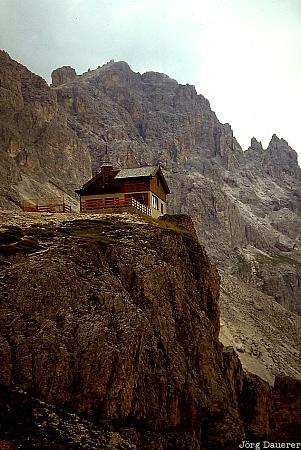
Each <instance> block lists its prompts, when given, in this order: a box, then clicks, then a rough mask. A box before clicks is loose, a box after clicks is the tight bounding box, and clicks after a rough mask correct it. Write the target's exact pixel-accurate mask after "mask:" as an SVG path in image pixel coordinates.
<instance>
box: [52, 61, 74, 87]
mask: <svg viewBox="0 0 301 450" xmlns="http://www.w3.org/2000/svg"><path fill="white" fill-rule="evenodd" d="M75 77H76V72H75V69H73V67H70V66H63V67H60V68H58V69H55V70H54V71H53V72H52V74H51V79H52V86H54V87H55V86H59V85H60V84H64V83H67V82H68V81H72V80H73V79H74V78H75Z"/></svg>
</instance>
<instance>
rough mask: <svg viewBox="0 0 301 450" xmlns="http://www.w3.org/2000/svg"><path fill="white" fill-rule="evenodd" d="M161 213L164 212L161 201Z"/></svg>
mask: <svg viewBox="0 0 301 450" xmlns="http://www.w3.org/2000/svg"><path fill="white" fill-rule="evenodd" d="M161 214H164V206H163V203H161Z"/></svg>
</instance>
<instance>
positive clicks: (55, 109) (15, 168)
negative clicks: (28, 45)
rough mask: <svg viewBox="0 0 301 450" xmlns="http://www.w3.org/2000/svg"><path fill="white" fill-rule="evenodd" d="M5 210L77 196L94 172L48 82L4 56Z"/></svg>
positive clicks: (0, 87) (0, 173)
mask: <svg viewBox="0 0 301 450" xmlns="http://www.w3.org/2000/svg"><path fill="white" fill-rule="evenodd" d="M0 91H1V95H0V98H1V100H0V154H1V164H0V179H1V187H0V206H1V207H6V208H14V207H15V208H16V207H20V204H21V201H22V200H24V199H27V198H36V197H53V196H62V195H65V196H68V195H69V196H70V195H71V196H74V189H75V187H76V186H77V185H78V182H79V180H82V181H84V180H85V179H86V178H87V177H89V175H90V173H91V167H90V155H89V154H88V152H87V150H86V148H85V146H84V145H83V144H82V143H80V141H79V139H78V137H77V135H76V133H75V132H74V131H73V130H72V129H71V127H70V126H68V123H67V122H68V119H67V115H66V112H65V111H64V110H63V109H62V108H60V106H59V104H58V102H57V99H56V95H55V94H54V92H53V91H52V90H51V89H50V88H49V87H48V86H47V83H46V82H45V81H44V80H43V79H42V78H41V77H38V76H37V75H34V74H33V73H31V72H30V71H29V70H27V69H26V68H25V67H24V66H22V65H21V64H18V63H16V62H15V61H13V60H12V59H11V58H10V57H9V55H8V54H7V53H5V52H3V51H1V52H0Z"/></svg>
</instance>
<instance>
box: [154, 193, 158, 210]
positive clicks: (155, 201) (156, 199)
mask: <svg viewBox="0 0 301 450" xmlns="http://www.w3.org/2000/svg"><path fill="white" fill-rule="evenodd" d="M152 207H153V208H154V209H159V201H158V197H156V196H155V195H152Z"/></svg>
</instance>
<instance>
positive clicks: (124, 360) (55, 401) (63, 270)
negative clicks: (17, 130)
mask: <svg viewBox="0 0 301 450" xmlns="http://www.w3.org/2000/svg"><path fill="white" fill-rule="evenodd" d="M65 217H66V216H65ZM41 219H42V218H41V216H40V219H39V218H37V219H36V220H37V221H36V223H35V224H33V225H31V226H28V223H27V226H26V227H25V228H23V227H20V226H18V225H14V226H11V225H9V224H8V223H7V225H6V227H4V228H2V230H1V242H2V244H1V246H0V255H1V273H0V283H1V290H0V296H1V302H0V308H1V311H0V313H1V314H0V320H1V326H0V332H1V349H2V351H1V361H0V367H1V370H0V377H1V378H0V383H1V384H2V385H4V386H7V388H9V389H10V392H11V394H9V395H11V397H9V398H8V394H7V391H5V390H2V391H0V413H1V411H2V414H4V413H3V411H4V412H5V408H6V407H7V404H8V405H10V402H12V405H13V404H14V402H16V401H18V400H17V399H16V395H17V393H18V391H19V392H21V393H22V392H23V393H24V392H29V393H30V395H31V396H32V399H31V400H30V399H28V397H25V398H24V399H25V400H24V401H27V406H26V407H27V408H29V410H30V411H31V413H30V414H32V416H33V418H34V423H35V424H36V423H39V424H41V423H44V425H43V427H44V431H45V430H47V429H48V428H47V427H50V429H51V430H52V431H53V432H55V433H57V432H58V429H59V427H58V425H56V427H55V423H57V424H59V423H60V421H61V420H62V423H63V424H64V425H62V426H64V427H65V428H68V423H69V421H70V420H71V419H70V417H69V416H68V417H66V414H65V421H64V420H63V419H62V418H61V417H62V416H63V415H64V411H71V412H73V413H79V414H84V415H85V417H86V418H87V419H88V422H89V423H92V422H93V421H94V423H95V426H96V427H98V429H99V433H100V434H99V435H98V436H97V435H93V436H94V437H93V436H92V437H93V439H94V440H93V439H92V437H91V435H90V434H88V437H89V439H92V441H93V445H96V444H97V442H98V443H99V441H97V439H103V441H102V445H103V448H108V449H109V448H111V447H110V445H111V444H112V441H111V440H108V439H107V440H105V439H104V437H105V435H104V434H103V433H104V430H105V429H106V430H110V432H111V433H117V435H118V439H119V440H120V442H124V445H128V447H123V448H136V449H147V450H163V449H179V450H181V449H182V450H184V449H185V450H196V449H207V450H208V449H209V450H210V449H212V450H213V449H216V448H218V449H228V450H230V449H234V448H237V445H238V444H239V442H240V441H241V440H242V439H243V437H244V436H252V437H254V438H256V439H264V438H266V437H267V436H270V435H271V433H278V434H277V436H280V435H281V430H283V429H284V424H286V425H285V429H286V430H289V429H290V426H291V427H292V428H291V432H289V435H286V436H289V438H292V439H293V438H294V430H295V428H294V427H295V426H294V424H295V423H296V421H297V420H299V419H298V417H299V410H298V408H297V407H296V408H295V413H294V415H293V416H292V421H290V416H289V414H288V410H289V408H288V406H287V403H286V402H287V399H286V397H285V394H284V392H287V391H288V389H287V387H286V384H284V383H282V381H281V380H279V382H278V381H277V383H278V384H276V386H279V387H278V388H276V389H275V391H274V394H273V393H272V389H271V388H270V387H269V385H268V384H267V383H266V382H264V381H262V380H260V379H259V378H258V377H256V376H246V374H245V373H244V371H243V370H242V367H241V364H240V362H239V359H238V357H237V356H236V355H235V353H234V352H233V350H229V349H226V350H225V351H223V348H222V345H221V344H220V343H219V340H218V335H219V304H218V300H219V288H220V280H219V275H218V273H217V271H216V270H215V269H214V267H213V266H212V265H211V263H210V261H209V259H208V256H207V255H206V252H205V251H204V248H203V247H202V246H201V245H200V244H199V243H198V242H197V240H196V239H195V235H194V233H191V232H189V230H188V229H187V224H190V226H191V222H190V221H189V219H188V218H185V217H179V218H177V217H176V218H175V222H174V224H173V223H172V222H171V218H169V221H167V222H165V223H161V222H156V221H150V220H149V219H146V221H144V220H143V219H142V218H140V217H139V216H129V215H127V214H125V215H124V216H123V215H121V216H118V215H115V216H114V215H110V216H108V215H98V216H84V217H82V218H78V216H71V218H70V220H69V221H65V222H64V218H63V215H62V219H61V222H55V221H54V220H55V219H54V218H52V217H51V216H50V217H49V218H48V221H46V223H45V222H44V223H41ZM39 220H40V222H39ZM184 222H185V223H186V228H183V227H180V226H179V224H180V223H182V224H183V223H184ZM192 232H193V230H192ZM292 383H296V385H297V384H298V383H297V381H292ZM16 387H17V389H18V391H17V392H16V391H15V390H12V389H16ZM294 392H295V394H296V390H295V391H294ZM273 395H274V397H273ZM296 395H298V394H296ZM37 397H38V398H39V399H40V400H42V401H43V402H45V403H46V406H45V408H46V409H47V408H48V410H49V408H50V409H51V408H52V407H54V406H55V407H59V408H60V412H59V411H54V410H52V413H51V414H50V415H49V414H47V413H46V412H45V411H44V410H41V409H40V407H39V408H38V412H37V409H36V406H35V402H36V401H37V400H36V398H37ZM275 399H276V400H275ZM298 401H299V400H297V399H296V405H298ZM273 402H274V403H273ZM276 402H277V403H276ZM45 403H44V404H45ZM47 404H48V406H47ZM49 404H50V406H49ZM5 405H6V406H5ZM51 405H53V406H51ZM272 405H276V407H275V406H274V409H273V411H274V413H273V414H274V415H272V416H271V412H270V411H271V408H272ZM9 408H10V406H9ZM12 408H13V406H12ZM42 409H43V408H42ZM14 411H15V409H14ZM43 411H44V412H43ZM277 411H278V413H279V415H278V416H277V417H276V415H275V414H276V413H277ZM53 414H54V415H55V417H56V419H53ZM41 415H42V417H43V420H42V419H41ZM49 417H50V418H49ZM271 417H272V421H271V420H270V419H271ZM52 419H53V420H52ZM11 420H12V421H14V420H16V421H18V420H20V419H18V413H17V412H16V411H15V412H14V414H12V417H11ZM281 424H282V425H281ZM26 426H27V425H26ZM89 429H90V428H89ZM86 430H87V425H85V427H84V426H82V427H80V428H79V431H78V436H77V442H79V441H78V439H79V435H80V433H88V432H87V431H86ZM279 430H280V431H279ZM4 431H5V430H1V427H0V439H3V440H8V441H9V440H11V441H13V440H14V437H12V436H13V434H12V433H11V434H7V432H6V434H5V432H4ZM36 432H37V431H36V428H34V429H32V428H31V429H30V428H29V429H28V430H27V436H30V439H33V435H34V436H36V435H35V433H36ZM24 433H25V434H24ZM101 433H102V434H101ZM71 434H72V433H71ZM18 436H19V434H18ZM22 436H23V437H22ZM22 436H19V437H18V439H19V441H18V442H17V444H18V445H19V444H20V445H24V442H25V440H26V430H25V431H24V430H23V434H22ZM55 436H57V434H55ZM66 436H67V435H66ZM68 436H69V438H70V439H71V437H70V434H69V435H68ZM69 438H68V439H69ZM22 439H24V440H22ZM53 439H54V441H53V442H55V439H56V437H53ZM66 439H67V438H66ZM116 439H117V438H116ZM279 439H280V438H279ZM22 442H23V444H22ZM89 442H90V441H89ZM130 446H132V447H130ZM18 448H23V447H22V446H21V447H18ZM75 448H76V447H75ZM87 448H89V447H87ZM90 448H94V447H93V446H92V444H91V446H90Z"/></svg>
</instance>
